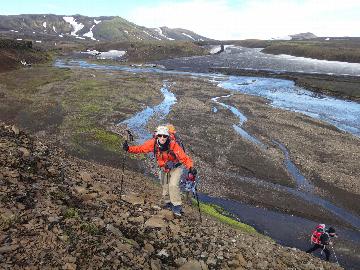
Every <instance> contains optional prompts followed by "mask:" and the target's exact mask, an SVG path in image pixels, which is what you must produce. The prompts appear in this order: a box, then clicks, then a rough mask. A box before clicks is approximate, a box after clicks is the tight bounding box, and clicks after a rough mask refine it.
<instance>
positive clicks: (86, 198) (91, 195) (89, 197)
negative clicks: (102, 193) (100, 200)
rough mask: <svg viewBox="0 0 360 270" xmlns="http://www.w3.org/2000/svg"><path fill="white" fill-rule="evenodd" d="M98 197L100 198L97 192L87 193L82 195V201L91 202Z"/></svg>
mask: <svg viewBox="0 0 360 270" xmlns="http://www.w3.org/2000/svg"><path fill="white" fill-rule="evenodd" d="M97 196H98V194H97V193H96V192H93V193H87V194H83V195H81V199H83V200H84V201H91V200H93V199H95V198H96V197H97Z"/></svg>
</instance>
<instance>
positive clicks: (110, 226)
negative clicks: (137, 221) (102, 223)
mask: <svg viewBox="0 0 360 270" xmlns="http://www.w3.org/2000/svg"><path fill="white" fill-rule="evenodd" d="M106 229H107V230H109V231H110V232H112V233H113V234H115V235H116V236H117V237H123V234H122V232H121V231H120V230H119V229H118V228H116V227H114V226H113V225H111V224H107V225H106Z"/></svg>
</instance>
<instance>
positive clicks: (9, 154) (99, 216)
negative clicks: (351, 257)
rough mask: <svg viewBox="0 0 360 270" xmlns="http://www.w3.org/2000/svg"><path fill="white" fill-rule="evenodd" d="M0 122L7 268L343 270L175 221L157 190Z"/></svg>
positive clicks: (0, 219) (228, 232) (195, 222)
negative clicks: (122, 184) (163, 207)
mask: <svg viewBox="0 0 360 270" xmlns="http://www.w3.org/2000/svg"><path fill="white" fill-rule="evenodd" d="M48 143H49V146H46V145H45V144H44V143H42V142H40V141H39V140H37V139H35V138H32V137H30V136H28V135H27V134H25V133H24V132H22V131H19V129H18V128H16V127H15V126H6V125H4V124H0V166H1V170H0V183H1V184H0V189H1V193H0V194H1V197H0V200H1V208H0V215H1V216H0V232H1V233H0V268H1V269H23V268H25V267H30V268H31V267H32V268H37V267H40V268H62V269H88V268H89V267H92V268H94V269H100V268H102V269H119V268H121V269H176V268H178V267H180V269H339V267H338V266H336V265H333V264H329V263H327V262H324V261H321V260H319V259H317V258H315V257H313V256H311V255H308V254H305V253H303V252H301V251H299V250H296V249H291V248H284V247H282V246H280V245H278V244H275V243H274V242H272V241H270V240H269V239H267V238H265V237H263V236H259V235H251V234H247V233H244V232H242V231H239V230H235V229H233V228H230V227H228V226H227V225H224V224H221V223H219V222H217V221H216V220H213V219H212V218H211V217H208V216H206V217H205V218H203V222H202V223H201V224H200V222H199V219H198V213H197V211H196V209H192V208H191V207H190V206H186V207H185V216H184V217H183V218H182V219H174V217H173V215H172V213H171V212H169V211H167V210H163V209H161V207H160V205H161V204H160V197H159V196H158V195H159V194H160V187H159V186H157V185H156V184H155V183H154V182H153V181H151V179H148V178H146V177H144V176H143V175H139V174H137V173H135V172H131V171H126V172H125V176H126V177H125V181H124V194H125V195H124V196H122V199H123V200H120V194H119V190H120V179H121V170H118V169H115V168H110V167H106V166H101V165H98V164H95V163H90V162H86V161H84V160H79V159H76V158H74V157H71V156H68V155H67V154H66V153H64V152H63V151H62V150H61V149H59V148H57V147H55V146H51V145H50V142H48Z"/></svg>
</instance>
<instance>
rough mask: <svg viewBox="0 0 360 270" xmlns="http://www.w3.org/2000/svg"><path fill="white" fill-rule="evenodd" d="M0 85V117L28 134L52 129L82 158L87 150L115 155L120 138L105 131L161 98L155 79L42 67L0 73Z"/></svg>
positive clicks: (132, 75) (157, 82)
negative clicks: (2, 96) (13, 121)
mask: <svg viewBox="0 0 360 270" xmlns="http://www.w3.org/2000/svg"><path fill="white" fill-rule="evenodd" d="M0 80H1V85H0V86H1V87H0V90H1V92H2V93H3V94H2V95H4V96H5V97H6V99H3V100H4V102H2V103H1V104H0V112H3V114H2V116H3V117H5V116H6V117H8V118H9V115H13V116H12V119H13V120H15V121H19V124H20V126H22V127H26V128H29V129H31V130H34V131H38V130H46V129H47V128H49V127H53V128H54V127H55V128H56V129H55V130H54V129H52V130H51V133H52V134H54V135H56V134H57V135H60V136H61V137H62V139H63V142H64V144H65V145H67V146H68V147H69V149H70V150H72V151H73V152H76V153H78V154H79V155H80V156H83V157H86V155H87V154H88V153H89V151H90V150H89V149H93V147H96V148H97V149H100V151H108V152H110V153H113V154H116V155H118V154H119V152H120V151H122V150H121V147H120V146H121V144H122V142H123V140H124V139H123V138H122V137H121V136H119V135H117V134H114V133H112V132H111V131H109V130H108V129H107V128H106V126H107V125H108V124H109V123H112V122H120V121H122V120H124V119H126V118H128V117H130V116H131V115H133V114H134V113H136V112H138V111H140V110H142V109H143V108H145V107H146V106H147V105H150V106H152V105H155V104H158V103H159V102H161V100H162V98H163V96H162V94H161V93H160V89H161V86H162V81H161V80H160V79H158V78H153V77H148V78H145V77H142V76H141V75H134V74H130V73H121V72H118V73H109V72H101V71H83V70H70V69H58V68H53V67H48V66H45V65H44V66H38V67H34V68H30V69H21V70H15V71H12V72H7V73H6V74H0ZM15 105H16V106H15ZM35 120H36V121H35ZM118 156H119V155H118ZM138 158H139V157H138ZM140 158H141V157H140Z"/></svg>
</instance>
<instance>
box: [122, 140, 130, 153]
mask: <svg viewBox="0 0 360 270" xmlns="http://www.w3.org/2000/svg"><path fill="white" fill-rule="evenodd" d="M123 149H124V150H125V151H126V152H127V151H129V145H128V142H127V141H125V142H124V143H123Z"/></svg>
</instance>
